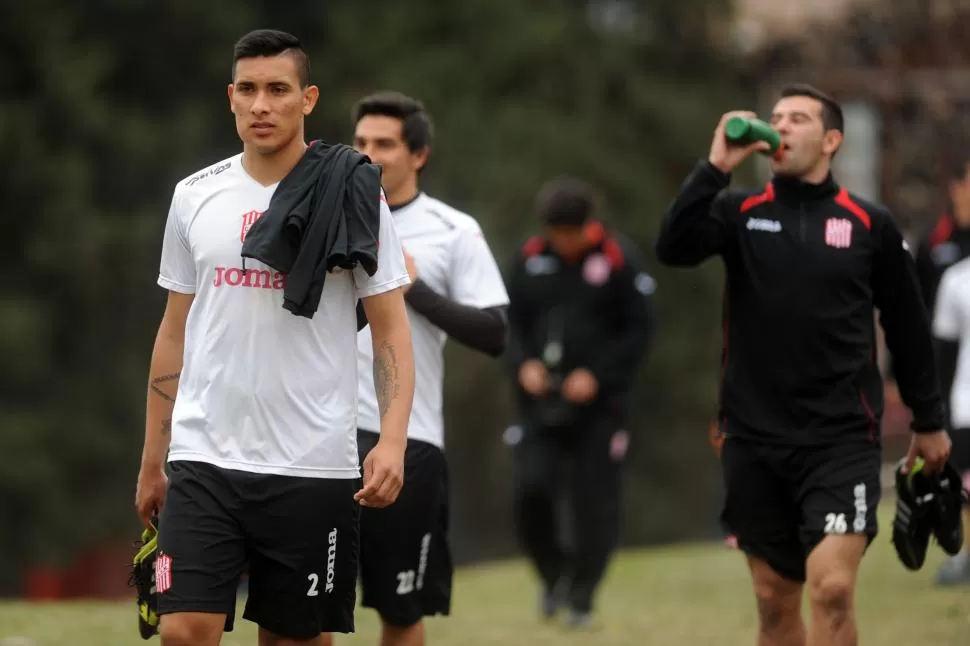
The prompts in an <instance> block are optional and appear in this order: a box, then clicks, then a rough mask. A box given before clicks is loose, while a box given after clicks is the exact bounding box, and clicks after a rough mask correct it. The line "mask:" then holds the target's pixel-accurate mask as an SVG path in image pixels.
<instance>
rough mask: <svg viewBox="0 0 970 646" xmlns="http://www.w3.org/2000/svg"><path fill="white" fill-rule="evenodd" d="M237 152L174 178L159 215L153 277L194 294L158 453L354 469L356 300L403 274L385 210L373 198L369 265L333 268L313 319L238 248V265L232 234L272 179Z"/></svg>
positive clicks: (273, 468) (240, 465) (336, 471)
mask: <svg viewBox="0 0 970 646" xmlns="http://www.w3.org/2000/svg"><path fill="white" fill-rule="evenodd" d="M241 162H242V154H238V155H236V156H234V157H231V158H229V159H227V160H224V161H222V162H219V163H217V164H215V165H213V166H210V167H209V168H207V169H204V170H202V171H200V172H199V173H196V174H195V175H194V176H192V177H189V178H187V179H185V180H182V181H181V182H179V183H178V185H177V186H176V187H175V192H174V195H173V197H172V205H171V208H170V210H169V214H168V220H167V222H166V225H165V236H164V240H163V242H162V258H161V268H160V272H159V277H158V284H159V285H161V286H162V287H164V288H165V289H168V290H171V291H175V292H181V293H183V294H195V300H194V302H193V303H192V307H191V309H190V310H189V315H188V320H187V322H186V327H185V354H184V363H183V367H182V375H181V378H180V380H179V388H178V395H177V396H176V399H175V410H174V413H173V418H172V443H171V448H170V451H169V457H168V459H169V461H174V460H195V461H200V462H207V463H210V464H214V465H216V466H218V467H222V468H225V469H238V470H242V471H249V472H252V473H269V474H279V475H286V476H301V477H317V478H356V477H358V475H359V469H358V466H357V465H358V458H357V436H356V428H357V419H356V417H357V389H356V384H357V365H358V364H357V356H356V352H355V346H354V341H355V336H356V334H357V317H356V312H355V308H356V301H357V299H358V298H364V297H367V296H373V295H376V294H380V293H382V292H386V291H389V290H391V289H394V288H396V287H401V286H402V285H406V284H407V283H408V276H407V269H406V267H405V264H404V255H403V253H402V252H401V245H400V241H399V240H398V238H397V234H396V233H395V230H394V224H393V221H392V218H391V213H390V210H389V209H388V208H387V204H386V203H385V202H384V200H383V197H382V196H381V204H380V209H381V223H380V234H379V235H380V246H379V251H378V265H379V267H378V270H377V272H376V273H375V274H374V275H373V276H370V277H368V276H367V273H366V272H365V271H364V270H363V269H361V268H356V269H354V270H353V271H352V272H350V271H345V270H339V269H338V270H335V271H334V272H333V273H331V274H330V275H328V276H327V279H326V281H325V283H324V287H323V297H322V299H321V301H320V308H319V309H318V311H317V312H316V313H315V314H314V316H313V318H312V319H308V318H306V317H302V316H296V315H294V314H292V313H290V312H289V311H287V310H285V309H283V285H284V280H285V278H284V276H283V275H282V274H280V273H279V272H276V271H274V270H272V269H270V268H268V267H267V266H266V265H264V264H263V263H260V262H258V261H256V260H253V259H250V258H247V259H246V269H247V272H246V275H245V276H244V275H243V272H242V257H241V255H240V253H241V250H242V242H243V239H244V238H245V235H246V232H247V231H248V230H249V227H250V226H252V224H253V222H255V221H256V219H257V218H258V217H259V216H260V215H262V212H263V211H265V210H266V208H267V207H268V206H269V201H270V197H272V195H273V192H274V191H275V190H276V186H277V185H276V184H274V185H272V186H262V185H261V184H259V183H258V182H256V181H255V180H254V179H253V178H252V177H250V176H249V174H248V173H246V171H245V170H244V169H243V166H242V163H241ZM378 197H379V196H377V195H375V196H374V199H378Z"/></svg>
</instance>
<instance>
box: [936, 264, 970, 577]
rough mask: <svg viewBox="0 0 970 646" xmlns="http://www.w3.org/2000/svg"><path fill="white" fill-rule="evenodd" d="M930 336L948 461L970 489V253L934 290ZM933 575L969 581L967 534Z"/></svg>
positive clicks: (968, 523) (969, 518)
mask: <svg viewBox="0 0 970 646" xmlns="http://www.w3.org/2000/svg"><path fill="white" fill-rule="evenodd" d="M933 336H935V337H936V340H937V344H938V352H937V357H938V359H939V364H940V367H939V370H940V381H941V384H940V386H941V389H942V392H943V394H944V396H945V397H949V399H948V400H947V401H948V402H949V413H950V415H949V418H950V419H949V421H950V438H951V441H952V442H953V447H952V448H951V449H950V463H951V464H952V465H953V466H954V467H955V468H956V470H957V471H958V472H959V473H960V475H961V476H963V486H964V488H965V489H967V490H970V259H965V260H961V261H959V262H957V263H956V264H953V265H951V266H950V267H948V268H947V269H946V271H944V272H943V276H942V278H941V279H940V286H939V289H938V290H937V292H936V302H935V304H934V312H933ZM963 527H964V533H963V535H964V536H965V537H970V508H966V509H964V513H963ZM937 580H938V582H939V583H941V584H943V585H955V584H962V585H970V538H967V539H965V541H964V545H963V551H961V552H960V553H959V554H957V555H956V556H952V557H950V559H949V560H948V561H947V562H946V564H945V566H944V568H943V569H942V570H941V572H940V573H939V575H938V577H937Z"/></svg>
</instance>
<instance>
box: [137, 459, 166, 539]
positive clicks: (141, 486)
mask: <svg viewBox="0 0 970 646" xmlns="http://www.w3.org/2000/svg"><path fill="white" fill-rule="evenodd" d="M166 493H168V476H167V475H165V468H164V467H148V466H144V465H143V466H142V468H141V471H139V472H138V486H137V487H136V488H135V509H137V510H138V517H139V518H141V522H142V523H144V524H145V527H149V526H150V525H151V519H152V516H155V515H156V514H159V513H161V511H162V507H163V506H164V505H165V494H166Z"/></svg>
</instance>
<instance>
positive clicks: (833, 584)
mask: <svg viewBox="0 0 970 646" xmlns="http://www.w3.org/2000/svg"><path fill="white" fill-rule="evenodd" d="M808 594H809V598H810V599H811V601H812V604H813V605H814V606H815V607H816V608H817V610H818V611H820V612H823V613H826V614H829V615H832V617H833V618H837V617H845V616H846V615H847V614H848V612H849V609H850V608H851V607H852V594H853V582H852V576H851V575H849V574H846V573H844V572H838V571H832V572H826V573H824V574H820V575H818V576H816V577H813V578H812V579H811V580H810V582H809V586H808Z"/></svg>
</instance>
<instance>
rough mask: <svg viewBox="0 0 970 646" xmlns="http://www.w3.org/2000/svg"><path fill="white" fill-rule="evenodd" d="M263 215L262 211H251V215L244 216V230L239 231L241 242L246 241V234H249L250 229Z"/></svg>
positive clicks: (244, 214)
mask: <svg viewBox="0 0 970 646" xmlns="http://www.w3.org/2000/svg"><path fill="white" fill-rule="evenodd" d="M262 215H263V212H262V211H250V212H249V213H243V214H242V229H240V231H239V242H245V241H246V234H247V233H249V229H250V228H251V227H252V226H253V225H254V224H255V223H256V220H258V219H259V218H260V217H261V216H262Z"/></svg>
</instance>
